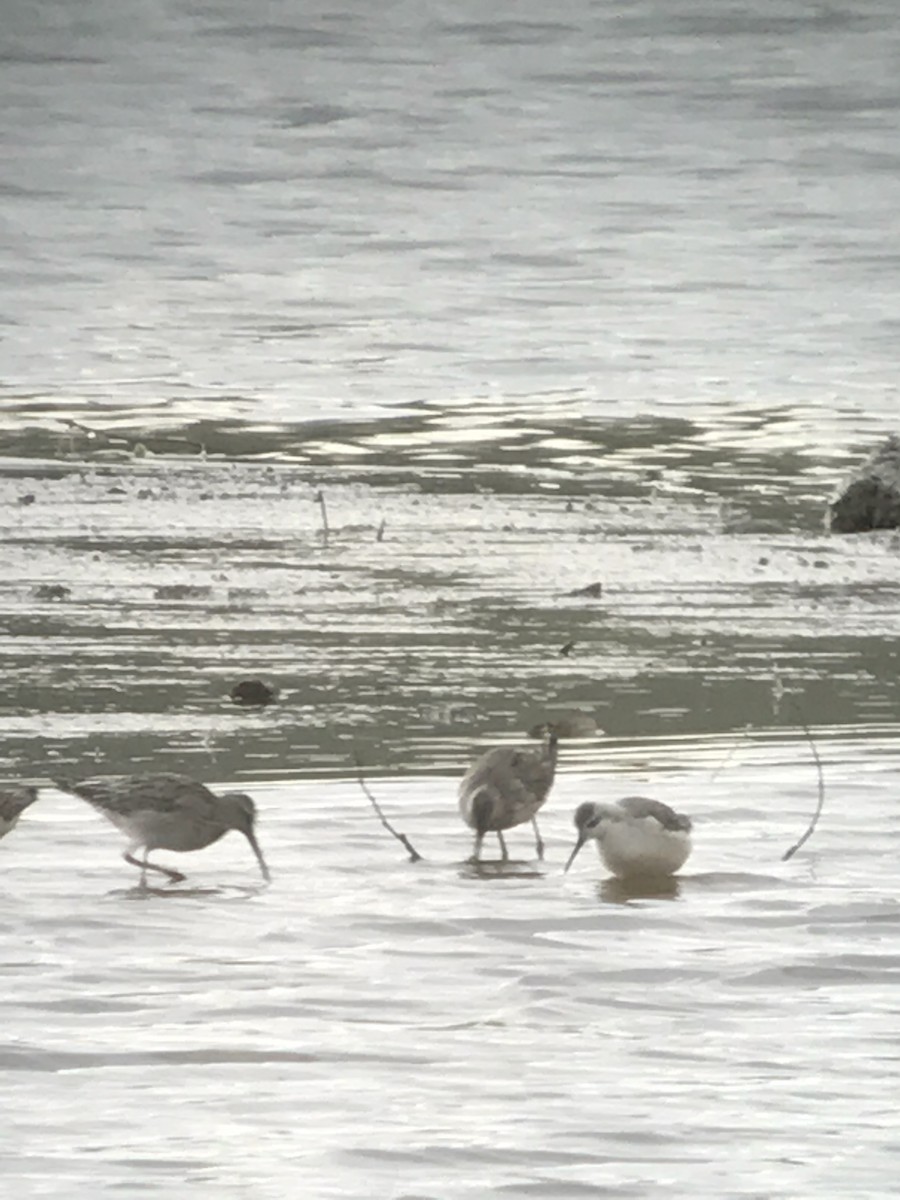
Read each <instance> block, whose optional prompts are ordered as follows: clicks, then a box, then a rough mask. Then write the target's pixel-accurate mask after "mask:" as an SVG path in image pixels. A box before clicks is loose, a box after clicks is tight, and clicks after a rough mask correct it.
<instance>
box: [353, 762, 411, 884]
mask: <svg viewBox="0 0 900 1200" xmlns="http://www.w3.org/2000/svg"><path fill="white" fill-rule="evenodd" d="M353 761H354V763H355V764H356V778H357V779H358V781H359V786H360V787H361V788H362V790H363V793H364V794H365V796H366V798H367V799H368V801H369V803H370V804H371V805H372V807H373V808H374V809H375V815H376V816H377V817H378V820H379V821H380V822H381V823H382V825H383V826H384V827H385V829H386V830H387V831H388V833H390V834H392V835H393V836H394V837H395V838H396V839H397V841H398V842H400V843H401V844H402V845H403V847H404V849H405V850H406V852H407V854H408V855H409V861H410V862H421V860H422V855H421V854H420V853H419V852H418V850H417V849H416V848H415V846H414V845H413V844H412V842H411V841H410V840H409V838H408V837H407V836H406V834H405V833H400V832H399V830H397V829H395V828H394V827H393V825H392V824H391V823H390V821H389V820H388V819H387V817H386V816H385V815H384V813H383V812H382V811H381V805H380V804H379V803H378V801H377V800H376V799H375V797H374V796H373V795H372V792H371V790H370V789H369V786H368V784H367V783H366V781H365V778H364V776H363V771H362V763H361V762H360V761H359V758H358V757H357V755H355V754H354V755H353Z"/></svg>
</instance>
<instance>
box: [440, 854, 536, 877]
mask: <svg viewBox="0 0 900 1200" xmlns="http://www.w3.org/2000/svg"><path fill="white" fill-rule="evenodd" d="M458 872H459V877H460V879H542V878H543V877H544V876H545V875H547V874H548V871H547V870H546V868H544V869H542V868H541V867H539V866H538V865H537V864H536V863H534V862H528V861H526V860H525V859H522V860H521V861H517V860H516V859H512V858H509V859H499V858H498V859H496V860H495V861H491V860H490V859H480V860H479V861H478V862H473V861H472V860H471V859H468V860H467V861H466V862H463V863H460V864H459V868H458Z"/></svg>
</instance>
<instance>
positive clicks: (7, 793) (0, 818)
mask: <svg viewBox="0 0 900 1200" xmlns="http://www.w3.org/2000/svg"><path fill="white" fill-rule="evenodd" d="M37 798H38V790H37V788H35V787H20V786H18V785H16V784H11V785H9V786H6V787H0V838H2V837H6V835H7V834H8V833H9V832H10V830H12V829H15V827H16V825H17V823H18V820H19V817H21V815H22V813H23V812H24V811H25V809H26V808H28V806H29V804H34V802H35V800H37Z"/></svg>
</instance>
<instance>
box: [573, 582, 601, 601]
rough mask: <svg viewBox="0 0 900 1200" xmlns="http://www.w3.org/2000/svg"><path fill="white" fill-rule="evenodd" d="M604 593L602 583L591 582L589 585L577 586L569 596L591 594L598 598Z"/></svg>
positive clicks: (592, 596) (594, 598) (593, 597)
mask: <svg viewBox="0 0 900 1200" xmlns="http://www.w3.org/2000/svg"><path fill="white" fill-rule="evenodd" d="M602 594H603V584H602V583H589V584H588V585H587V587H583V588H576V589H575V591H574V592H568V593H567V595H569V596H590V597H591V598H592V599H593V600H596V599H598V597H600V596H602Z"/></svg>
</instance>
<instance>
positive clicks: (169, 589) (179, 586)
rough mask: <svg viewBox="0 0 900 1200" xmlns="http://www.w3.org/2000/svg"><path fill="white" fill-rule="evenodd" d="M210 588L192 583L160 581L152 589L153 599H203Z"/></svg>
mask: <svg viewBox="0 0 900 1200" xmlns="http://www.w3.org/2000/svg"><path fill="white" fill-rule="evenodd" d="M211 595H212V588H209V587H206V586H205V585H204V584H194V583H162V584H160V586H159V587H158V588H154V589H153V599H154V600H204V599H206V597H207V596H211Z"/></svg>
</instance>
